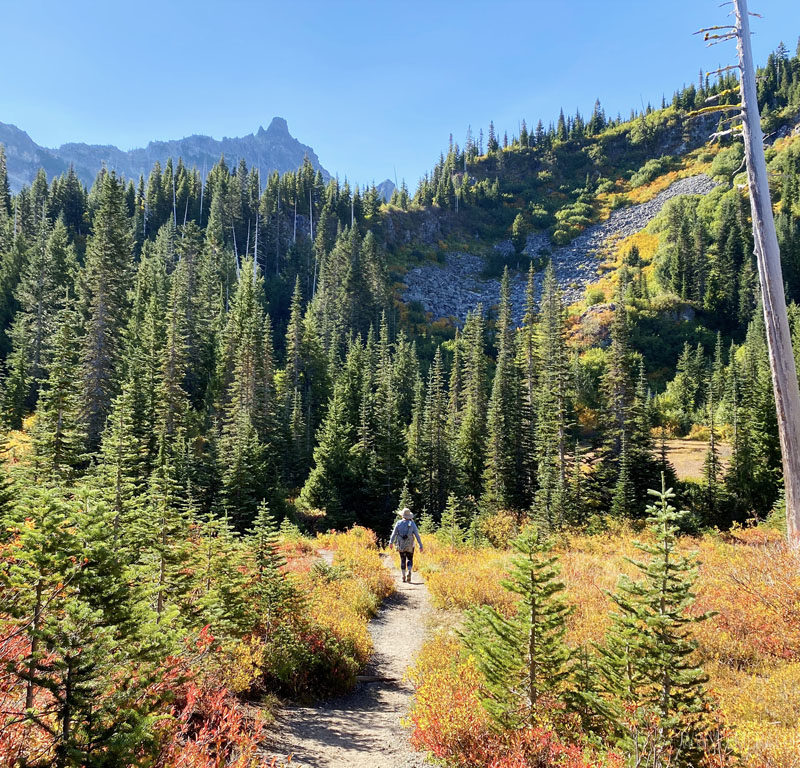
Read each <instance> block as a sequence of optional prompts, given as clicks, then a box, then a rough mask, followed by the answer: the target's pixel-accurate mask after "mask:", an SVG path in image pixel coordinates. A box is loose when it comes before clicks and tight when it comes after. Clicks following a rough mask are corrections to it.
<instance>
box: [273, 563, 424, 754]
mask: <svg viewBox="0 0 800 768" xmlns="http://www.w3.org/2000/svg"><path fill="white" fill-rule="evenodd" d="M321 554H322V555H323V557H324V556H325V554H327V553H321ZM384 565H385V566H386V567H387V568H389V569H390V570H391V571H392V573H393V575H394V578H395V590H396V591H395V593H394V594H393V595H391V596H390V597H388V598H387V599H386V600H384V602H383V604H382V606H381V608H380V611H379V612H378V615H377V616H376V617H375V618H374V619H373V620H372V621H371V622H370V625H369V632H370V635H371V636H372V641H373V644H374V649H375V650H374V654H373V657H372V660H371V661H370V663H369V665H368V666H367V669H365V670H364V672H363V674H362V675H361V676H359V680H360V682H359V683H358V684H357V685H356V688H355V689H354V690H353V691H352V692H351V693H349V694H347V695H346V696H343V697H341V698H337V699H332V700H330V701H327V702H323V703H321V704H319V705H318V706H314V707H286V708H285V709H283V710H281V711H280V713H279V714H278V717H277V722H276V724H275V727H274V733H275V739H274V743H272V744H271V745H270V756H278V757H279V759H280V758H286V756H288V755H291V756H292V759H291V762H290V763H289V765H290V766H292V768H378V767H380V768H427V767H428V766H429V763H427V762H426V761H425V759H424V756H423V755H422V754H420V753H418V752H415V751H414V750H413V749H412V748H411V746H410V744H409V734H410V731H409V729H408V728H406V727H404V726H403V723H402V720H403V718H404V717H405V716H406V715H407V713H408V710H409V708H410V706H411V700H412V696H413V693H414V691H413V687H412V685H411V683H410V682H409V681H408V680H407V679H406V671H407V669H408V668H409V666H411V665H412V664H413V662H414V660H415V658H416V655H417V653H418V651H419V649H420V647H421V646H422V641H423V639H424V636H425V628H426V626H427V616H428V613H429V611H430V601H429V596H428V590H427V588H426V586H425V584H424V582H423V581H422V578H421V577H420V575H419V574H418V573H414V576H413V581H412V583H411V584H404V583H402V582H401V581H400V577H399V569H398V568H397V567H396V566H395V565H394V560H393V558H392V556H391V555H384Z"/></svg>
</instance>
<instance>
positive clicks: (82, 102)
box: [0, 0, 800, 187]
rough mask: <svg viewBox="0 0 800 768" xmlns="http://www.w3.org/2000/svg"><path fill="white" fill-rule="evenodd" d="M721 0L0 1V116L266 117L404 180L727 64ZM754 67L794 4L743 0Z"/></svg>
mask: <svg viewBox="0 0 800 768" xmlns="http://www.w3.org/2000/svg"><path fill="white" fill-rule="evenodd" d="M719 2H720V0H605V1H603V0H527V1H526V0H517V1H515V0H488V1H484V2H474V1H473V0H425V1H421V0H398V1H397V2H389V1H388V0H283V1H282V2H273V0H261V1H258V0H253V1H250V0H230V1H226V2H211V1H210V0H191V1H189V0H160V2H153V0H139V1H138V2H134V3H130V2H120V1H119V0H105V2H103V1H102V0H96V1H95V2H91V1H90V0H17V1H13V0H2V1H0V51H2V59H3V72H4V76H3V78H2V84H1V85H0V120H1V121H3V122H9V123H14V124H16V125H17V126H19V127H20V128H22V129H23V130H26V131H27V132H28V133H29V134H30V136H31V137H32V138H33V139H34V140H35V141H37V142H38V143H40V144H43V145H45V146H57V145H58V144H61V143H63V142H66V141H87V142H90V143H109V144H116V145H118V146H120V147H123V148H131V147H135V146H142V145H144V144H145V143H146V142H147V141H148V140H150V139H172V138H180V137H182V136H185V135H188V134H191V133H206V134H210V135H212V136H215V137H217V138H220V137H221V136H239V135H243V134H247V133H250V132H252V131H254V130H256V129H257V128H258V126H259V125H261V124H263V125H264V126H265V127H266V125H268V123H269V121H270V119H271V118H272V117H273V116H274V115H280V116H282V117H285V118H286V119H287V121H288V123H289V130H290V131H291V132H292V134H293V135H294V136H296V137H297V138H298V139H300V140H301V141H302V142H304V143H306V144H309V145H311V146H312V147H314V149H315V150H316V152H317V154H318V155H319V157H320V160H321V162H322V163H323V165H324V166H325V167H326V168H328V169H329V170H330V171H331V172H333V173H338V174H339V175H340V176H341V177H344V176H347V177H349V178H350V179H351V180H354V181H356V182H368V181H370V180H372V179H375V180H376V181H381V180H382V179H384V178H386V177H390V178H391V177H393V176H394V173H395V171H394V168H396V169H397V177H398V179H400V178H405V179H406V180H407V181H408V183H409V185H410V186H412V187H413V186H414V185H415V183H416V181H417V179H418V178H419V176H421V175H422V174H423V173H424V172H425V171H426V170H427V169H429V168H430V167H431V166H432V164H433V163H434V162H435V160H436V158H437V157H438V155H439V152H440V150H441V149H442V148H444V147H446V145H447V140H448V135H449V134H450V132H452V133H453V134H454V137H455V139H456V140H457V141H459V142H463V138H464V135H465V132H466V128H467V125H469V124H471V125H472V127H473V131H474V133H475V134H476V135H477V132H478V129H479V128H480V127H483V128H484V130H485V128H486V126H487V125H488V123H489V120H494V123H495V125H496V126H497V128H498V131H499V132H500V135H501V136H502V133H503V131H504V130H508V132H509V135H511V133H512V132H516V130H517V125H518V121H519V120H520V119H521V118H523V117H524V118H526V119H527V121H528V123H529V124H534V125H535V123H536V120H537V119H538V118H539V117H541V118H542V119H543V121H544V122H545V124H547V123H548V122H549V121H550V120H551V119H553V118H555V116H557V114H558V109H559V107H560V106H563V107H564V110H565V112H568V113H574V111H575V109H576V108H579V109H580V110H581V112H582V113H583V114H587V113H589V112H590V111H591V108H592V105H593V103H594V100H595V98H596V97H599V98H600V100H601V102H602V104H603V106H604V107H605V109H606V111H607V112H608V113H609V114H616V113H617V112H618V111H621V112H622V113H623V115H626V114H628V112H629V110H630V108H631V107H633V106H639V105H641V104H642V103H644V104H647V102H648V101H651V102H652V103H653V104H654V105H655V104H656V103H660V100H661V95H662V93H666V95H667V98H669V97H670V95H671V93H672V91H673V90H674V88H675V87H676V86H680V85H681V84H682V83H688V82H693V81H696V79H697V75H698V71H699V69H700V68H701V67H703V68H704V69H713V68H715V67H716V66H717V65H718V64H720V63H723V64H727V63H729V62H731V61H732V60H733V57H734V47H733V44H726V45H721V46H717V47H714V48H711V49H708V48H706V47H705V46H704V44H703V43H702V41H701V40H700V38H699V37H695V36H693V35H692V32H694V31H695V30H696V29H698V28H699V27H700V26H708V25H711V24H715V23H723V22H724V20H725V17H726V14H727V13H728V11H729V8H719ZM751 6H752V7H751V10H753V11H758V12H760V13H761V14H762V15H763V16H764V19H763V20H759V19H754V21H753V29H754V32H755V33H756V35H755V37H754V50H755V55H756V60H757V61H758V62H759V63H761V62H763V61H764V59H765V58H766V55H767V53H768V52H769V51H770V50H772V49H774V47H775V46H776V45H777V44H778V42H779V41H780V40H781V39H783V40H784V41H785V43H786V45H787V46H788V47H789V49H790V51H792V52H794V50H795V46H796V45H797V38H798V35H800V3H799V2H798V0H751Z"/></svg>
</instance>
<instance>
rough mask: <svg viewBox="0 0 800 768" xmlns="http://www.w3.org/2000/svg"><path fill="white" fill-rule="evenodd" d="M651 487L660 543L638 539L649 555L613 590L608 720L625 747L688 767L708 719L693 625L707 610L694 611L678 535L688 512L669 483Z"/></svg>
mask: <svg viewBox="0 0 800 768" xmlns="http://www.w3.org/2000/svg"><path fill="white" fill-rule="evenodd" d="M651 493H652V494H653V495H654V496H656V498H657V501H656V503H655V504H654V505H651V506H649V507H648V513H649V515H650V517H649V518H648V521H649V523H650V526H651V530H652V532H653V535H654V538H655V543H654V544H644V543H637V544H636V546H637V548H638V549H639V550H641V551H642V552H644V553H645V554H647V555H649V560H648V561H646V562H636V563H635V565H636V567H637V568H638V570H639V573H640V576H641V578H640V579H639V580H637V581H633V580H631V579H630V578H628V577H624V576H623V577H622V578H621V579H620V582H619V584H618V587H617V591H616V592H615V593H614V594H613V595H612V598H613V600H614V603H615V605H616V609H617V610H616V612H615V613H614V614H612V626H611V629H610V630H609V633H608V635H607V637H606V642H605V645H604V646H603V647H602V648H601V649H600V659H599V664H600V669H601V673H602V679H603V688H604V691H605V694H606V697H607V701H608V702H609V704H610V706H611V714H612V718H611V720H610V723H609V725H610V727H611V729H612V730H613V732H614V733H615V734H616V738H617V739H618V743H619V745H620V746H621V747H622V749H623V750H624V752H625V753H626V754H627V755H629V756H630V757H631V759H640V756H641V755H643V754H648V753H649V754H650V755H651V758H650V759H651V760H653V759H654V758H655V759H657V760H660V761H661V762H663V761H665V760H667V759H669V761H670V765H675V766H679V767H684V768H690V766H696V765H698V764H699V762H700V759H701V755H702V747H703V745H702V743H701V741H700V738H699V737H700V736H702V735H703V734H704V733H707V732H708V728H709V727H710V726H709V723H708V722H707V712H708V707H707V694H706V690H705V682H706V680H707V677H706V675H705V674H704V673H703V670H702V669H701V668H700V666H699V663H698V660H697V656H696V653H695V651H696V648H697V645H696V643H695V641H694V640H693V639H692V637H691V635H690V631H691V626H692V625H693V624H696V623H698V622H702V621H703V620H705V619H706V618H708V614H701V615H697V614H695V613H692V611H691V608H692V605H693V603H694V595H693V593H692V586H693V584H694V582H695V579H696V576H697V569H696V565H695V564H694V562H693V557H692V556H691V555H682V554H680V552H679V551H678V539H677V535H678V527H679V525H680V523H681V521H682V519H683V518H684V517H685V515H686V513H685V512H677V511H676V510H675V508H674V507H673V506H672V505H671V504H670V500H671V499H672V498H674V494H673V492H672V490H671V489H667V488H666V486H663V487H662V490H661V492H655V491H651ZM653 756H654V757H653ZM650 764H658V763H657V762H651V763H650Z"/></svg>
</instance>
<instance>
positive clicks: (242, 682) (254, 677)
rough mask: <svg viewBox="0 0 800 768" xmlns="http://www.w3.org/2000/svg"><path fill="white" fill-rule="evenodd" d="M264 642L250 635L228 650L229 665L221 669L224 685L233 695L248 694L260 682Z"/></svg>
mask: <svg viewBox="0 0 800 768" xmlns="http://www.w3.org/2000/svg"><path fill="white" fill-rule="evenodd" d="M264 647H265V646H264V640H263V639H262V638H260V637H256V636H255V635H249V636H248V637H245V638H244V639H242V640H238V641H237V642H235V643H234V644H233V645H232V646H231V648H230V649H229V650H228V659H227V663H226V664H225V665H224V666H223V667H222V668H221V670H220V671H221V673H222V680H223V683H224V685H225V686H226V687H227V688H229V689H230V690H231V691H232V692H233V693H236V694H240V693H247V691H249V690H250V689H251V688H252V687H253V685H254V684H255V683H256V682H257V681H258V679H259V677H260V676H261V674H262V671H263V668H264Z"/></svg>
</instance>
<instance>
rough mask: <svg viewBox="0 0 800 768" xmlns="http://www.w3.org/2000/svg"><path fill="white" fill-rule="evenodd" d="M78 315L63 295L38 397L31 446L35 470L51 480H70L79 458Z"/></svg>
mask: <svg viewBox="0 0 800 768" xmlns="http://www.w3.org/2000/svg"><path fill="white" fill-rule="evenodd" d="M77 327H78V314H77V312H75V310H74V309H73V306H72V302H71V301H70V300H69V298H67V299H66V300H65V306H64V308H63V309H62V310H61V311H60V312H59V315H58V318H57V328H56V332H55V336H54V337H53V339H52V349H51V351H50V354H49V357H50V358H51V361H52V362H51V363H50V366H49V370H48V375H47V379H46V380H45V383H44V386H43V388H42V393H41V396H40V398H39V407H38V408H37V411H36V423H35V427H34V431H33V447H34V454H35V461H36V465H37V469H38V470H39V471H40V472H41V473H42V475H43V476H44V477H47V478H51V479H54V480H68V479H71V478H72V477H73V476H74V475H75V473H76V472H77V470H78V469H79V468H80V465H81V463H82V461H83V454H84V450H85V444H86V432H85V429H84V425H83V419H82V407H81V387H80V376H79V371H80V341H79V339H78V337H77V334H76V328H77Z"/></svg>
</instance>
